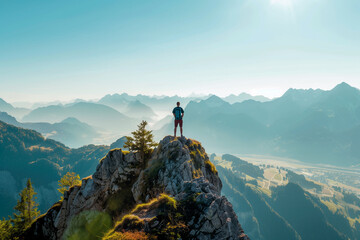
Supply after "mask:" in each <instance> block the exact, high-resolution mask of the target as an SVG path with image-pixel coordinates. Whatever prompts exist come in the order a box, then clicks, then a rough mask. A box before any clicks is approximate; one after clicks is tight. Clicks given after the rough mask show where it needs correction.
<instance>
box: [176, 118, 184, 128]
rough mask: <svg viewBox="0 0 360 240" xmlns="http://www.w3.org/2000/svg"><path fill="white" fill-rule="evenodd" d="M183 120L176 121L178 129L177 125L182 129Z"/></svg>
mask: <svg viewBox="0 0 360 240" xmlns="http://www.w3.org/2000/svg"><path fill="white" fill-rule="evenodd" d="M182 122H183V121H182V119H180V120H176V119H175V127H177V125H180V127H181V128H182Z"/></svg>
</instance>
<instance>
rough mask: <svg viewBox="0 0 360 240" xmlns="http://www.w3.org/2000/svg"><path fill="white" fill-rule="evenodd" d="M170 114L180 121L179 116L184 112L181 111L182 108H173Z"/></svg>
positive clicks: (180, 117)
mask: <svg viewBox="0 0 360 240" xmlns="http://www.w3.org/2000/svg"><path fill="white" fill-rule="evenodd" d="M172 113H173V114H175V119H176V120H181V119H182V116H181V115H182V113H184V110H183V109H182V107H175V108H174V110H173V111H172Z"/></svg>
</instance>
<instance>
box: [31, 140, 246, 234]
mask: <svg viewBox="0 0 360 240" xmlns="http://www.w3.org/2000/svg"><path fill="white" fill-rule="evenodd" d="M221 187H222V183H221V181H220V178H219V177H218V173H217V171H216V168H215V167H214V165H213V164H212V163H211V162H210V161H209V158H208V156H207V154H206V153H205V150H204V148H203V147H202V146H201V144H200V143H199V142H197V141H195V140H191V139H186V138H178V139H174V138H173V137H170V136H167V137H165V138H164V139H163V140H162V141H160V144H159V146H158V147H157V148H156V149H155V150H154V153H153V155H152V157H151V159H150V160H149V162H147V163H145V162H144V161H143V159H141V158H140V155H139V154H137V153H132V152H130V153H125V152H122V151H121V150H120V149H114V150H111V151H110V152H109V153H108V154H107V156H106V157H104V158H103V159H102V160H101V161H100V164H99V165H98V167H97V169H96V172H95V173H94V174H93V175H92V176H91V177H88V178H85V179H83V180H82V184H81V186H74V187H72V188H70V189H69V191H68V192H65V194H64V200H63V201H62V202H58V203H56V204H54V205H53V207H52V208H50V209H49V210H48V212H47V213H46V214H45V215H43V216H41V217H40V218H39V219H37V221H36V222H35V223H34V224H33V225H32V226H31V228H30V229H29V230H28V231H27V232H26V234H25V238H26V239H32V238H34V239H35V238H36V239H101V238H103V239H126V238H131V237H132V239H134V238H135V237H138V238H140V237H142V238H141V239H156V238H157V239H178V238H182V239H248V238H247V236H246V235H245V234H244V232H243V230H242V228H241V226H240V224H239V222H238V220H237V216H236V214H235V213H234V211H233V209H232V205H231V204H230V202H229V201H228V200H227V199H226V198H225V197H223V196H221V195H220V192H221Z"/></svg>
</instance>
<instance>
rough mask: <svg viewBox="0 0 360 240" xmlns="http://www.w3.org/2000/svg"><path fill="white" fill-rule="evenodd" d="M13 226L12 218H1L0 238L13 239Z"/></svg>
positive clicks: (2, 239) (0, 239)
mask: <svg viewBox="0 0 360 240" xmlns="http://www.w3.org/2000/svg"><path fill="white" fill-rule="evenodd" d="M12 232H13V226H12V225H11V222H10V220H6V219H5V218H3V219H2V220H0V240H8V239H12Z"/></svg>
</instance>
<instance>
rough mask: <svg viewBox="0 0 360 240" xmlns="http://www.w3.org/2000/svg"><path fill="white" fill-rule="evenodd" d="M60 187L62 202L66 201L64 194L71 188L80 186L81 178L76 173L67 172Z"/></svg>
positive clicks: (60, 182)
mask: <svg viewBox="0 0 360 240" xmlns="http://www.w3.org/2000/svg"><path fill="white" fill-rule="evenodd" d="M58 183H59V187H60V188H58V191H59V192H60V193H61V195H62V196H61V200H63V199H64V197H63V196H64V192H65V191H67V190H69V188H70V187H71V186H74V185H79V184H81V181H80V176H79V174H76V173H74V172H67V173H66V174H65V175H64V176H63V177H62V178H61V179H60V180H59V181H58Z"/></svg>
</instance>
